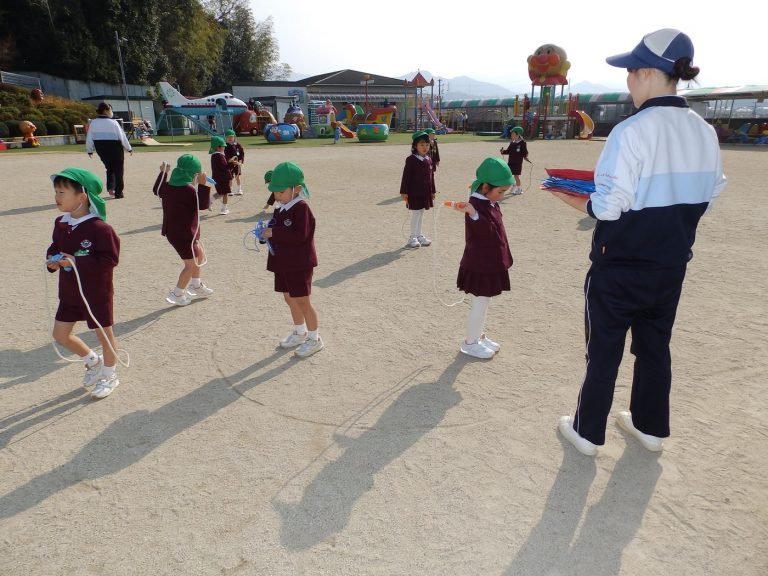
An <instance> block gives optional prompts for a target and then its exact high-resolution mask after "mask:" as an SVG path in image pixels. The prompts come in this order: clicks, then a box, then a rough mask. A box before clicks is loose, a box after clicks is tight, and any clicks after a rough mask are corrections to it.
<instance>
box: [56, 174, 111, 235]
mask: <svg viewBox="0 0 768 576" xmlns="http://www.w3.org/2000/svg"><path fill="white" fill-rule="evenodd" d="M57 176H62V177H64V178H68V179H69V180H73V181H75V182H77V183H78V184H80V186H82V187H83V190H85V192H86V194H88V200H89V204H90V207H89V208H88V209H89V211H90V212H91V214H95V215H96V216H98V217H99V218H101V219H102V220H104V221H105V222H106V220H107V207H106V205H105V203H104V200H102V199H101V190H102V184H101V179H100V178H99V177H98V176H96V174H94V173H93V172H90V171H89V170H84V169H82V168H64V170H62V171H61V172H57V173H56V174H51V181H53V180H55V179H56V177H57Z"/></svg>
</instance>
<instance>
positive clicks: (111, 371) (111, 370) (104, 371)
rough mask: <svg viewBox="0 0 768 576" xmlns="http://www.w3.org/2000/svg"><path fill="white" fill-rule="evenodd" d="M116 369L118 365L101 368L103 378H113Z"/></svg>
mask: <svg viewBox="0 0 768 576" xmlns="http://www.w3.org/2000/svg"><path fill="white" fill-rule="evenodd" d="M116 367H117V365H115V366H103V367H102V368H101V375H102V376H106V377H107V378H109V377H110V376H112V374H114V373H115V368H116Z"/></svg>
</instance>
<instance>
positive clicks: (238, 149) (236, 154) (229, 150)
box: [214, 130, 245, 196]
mask: <svg viewBox="0 0 768 576" xmlns="http://www.w3.org/2000/svg"><path fill="white" fill-rule="evenodd" d="M235 136H236V134H235V131H234V130H227V131H226V132H224V139H225V140H226V141H227V145H226V146H225V147H224V156H226V158H227V162H229V171H230V172H231V173H232V177H233V178H234V179H235V182H237V189H236V190H235V191H234V192H233V193H232V194H234V195H235V196H242V195H243V185H242V184H241V182H240V174H241V173H242V168H241V166H242V165H243V164H245V150H243V147H242V146H241V145H240V143H239V142H237V141H236V140H235ZM214 180H215V178H214Z"/></svg>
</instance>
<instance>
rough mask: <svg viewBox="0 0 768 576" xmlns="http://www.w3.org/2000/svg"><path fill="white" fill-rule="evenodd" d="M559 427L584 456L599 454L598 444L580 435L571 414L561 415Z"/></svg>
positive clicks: (561, 432)
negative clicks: (574, 426)
mask: <svg viewBox="0 0 768 576" xmlns="http://www.w3.org/2000/svg"><path fill="white" fill-rule="evenodd" d="M557 428H558V430H560V434H562V435H563V437H564V438H565V439H566V440H568V442H570V443H571V444H573V447H574V448H576V450H578V451H579V452H581V453H582V454H584V456H594V455H595V454H597V445H596V444H592V442H590V441H589V440H587V439H586V438H582V437H581V436H579V433H578V432H576V430H574V429H573V418H571V417H570V416H561V417H560V423H559V424H558V426H557Z"/></svg>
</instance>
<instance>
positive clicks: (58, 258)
mask: <svg viewBox="0 0 768 576" xmlns="http://www.w3.org/2000/svg"><path fill="white" fill-rule="evenodd" d="M49 261H52V262H63V261H67V262H69V264H70V266H71V268H72V272H74V273H75V278H76V279H77V289H78V290H79V291H80V298H82V299H83V304H85V308H86V310H88V315H89V316H90V317H91V320H93V321H94V323H95V324H96V326H98V327H99V330H101V333H102V335H103V336H104V340H106V342H107V345H108V346H109V349H110V350H112V353H113V354H114V355H115V358H116V359H117V361H118V362H120V364H121V365H122V366H125V367H126V368H128V367H129V366H130V365H131V355H130V354H129V353H128V351H127V350H125V349H123V348H118V349H117V350H115V349H114V348H113V347H112V341H111V340H110V338H109V336H107V331H106V330H104V326H102V325H101V324H100V323H99V321H98V320H96V317H95V316H94V315H93V311H92V310H91V305H90V304H88V300H86V298H85V294H83V283H82V281H81V280H80V273H79V272H78V271H77V264H76V263H75V260H74V258H70V257H68V256H64V255H63V254H55V255H54V256H52V257H51V259H50V260H49ZM67 272H69V271H68V270H66V268H64V273H67ZM47 273H48V265H47V262H46V264H44V265H43V283H44V285H45V305H46V309H47V312H48V314H47V318H48V329H49V331H50V332H53V326H52V324H51V307H50V304H49V300H48V298H49V296H48V282H47V280H46V276H45V275H47ZM61 273H62V269H61V268H59V274H61ZM53 350H54V351H55V352H56V354H57V356H58V357H59V358H61V359H62V360H66V361H67V362H82V360H81V359H80V358H67V357H66V356H64V355H63V354H62V353H61V352H59V347H58V346H56V340H54V341H53ZM118 352H124V353H125V362H123V360H122V359H121V358H120V354H119V353H118Z"/></svg>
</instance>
